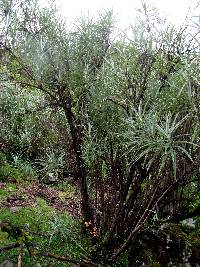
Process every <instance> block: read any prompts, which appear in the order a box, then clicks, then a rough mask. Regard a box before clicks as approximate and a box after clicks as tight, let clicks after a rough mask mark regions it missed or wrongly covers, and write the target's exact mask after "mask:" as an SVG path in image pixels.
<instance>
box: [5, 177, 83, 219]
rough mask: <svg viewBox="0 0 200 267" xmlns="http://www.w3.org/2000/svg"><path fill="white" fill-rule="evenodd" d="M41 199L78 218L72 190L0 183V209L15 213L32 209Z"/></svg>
mask: <svg viewBox="0 0 200 267" xmlns="http://www.w3.org/2000/svg"><path fill="white" fill-rule="evenodd" d="M38 197H40V198H43V199H44V200H45V201H46V202H47V204H48V205H50V206H52V207H53V208H54V209H56V210H59V211H63V212H69V213H70V214H71V215H73V216H74V217H75V218H79V216H80V209H79V197H78V195H77V193H76V192H74V191H72V190H70V191H69V190H67V192H66V190H59V189H57V188H56V187H53V186H49V185H46V184H43V183H38V182H32V183H2V182H0V208H1V209H2V208H9V209H10V210H12V211H15V210H16V211H17V210H19V209H20V208H23V207H33V206H34V205H35V203H36V199H37V198H38Z"/></svg>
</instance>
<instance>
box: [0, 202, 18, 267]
mask: <svg viewBox="0 0 200 267" xmlns="http://www.w3.org/2000/svg"><path fill="white" fill-rule="evenodd" d="M21 208H22V207H10V211H12V212H19V211H20V210H21ZM0 267H1V266H0Z"/></svg>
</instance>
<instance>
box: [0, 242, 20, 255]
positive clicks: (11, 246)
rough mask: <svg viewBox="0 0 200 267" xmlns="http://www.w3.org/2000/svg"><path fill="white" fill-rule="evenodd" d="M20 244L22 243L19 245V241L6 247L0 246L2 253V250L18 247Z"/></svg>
mask: <svg viewBox="0 0 200 267" xmlns="http://www.w3.org/2000/svg"><path fill="white" fill-rule="evenodd" d="M19 246H20V245H19V244H18V243H14V244H9V245H7V246H5V247H2V248H0V253H1V252H4V251H8V250H11V249H13V248H18V247H19Z"/></svg>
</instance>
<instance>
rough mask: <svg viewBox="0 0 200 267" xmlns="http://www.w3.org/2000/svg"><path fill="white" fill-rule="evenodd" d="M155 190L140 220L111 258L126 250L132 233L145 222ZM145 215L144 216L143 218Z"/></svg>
mask: <svg viewBox="0 0 200 267" xmlns="http://www.w3.org/2000/svg"><path fill="white" fill-rule="evenodd" d="M156 192H157V188H156V190H155V191H154V193H153V195H152V197H151V200H150V201H149V203H148V205H147V207H146V209H145V211H144V213H143V215H142V216H141V218H140V220H139V221H138V223H137V224H136V226H135V227H134V229H133V230H132V231H131V233H130V234H129V236H128V238H127V239H126V241H125V242H124V243H123V244H122V246H121V247H120V248H119V249H118V250H117V251H116V252H115V253H114V254H113V255H112V257H111V260H112V261H113V260H115V259H116V258H117V257H118V256H119V255H120V254H121V253H122V252H123V251H124V250H126V248H127V246H128V244H129V242H130V241H131V239H132V238H133V236H134V234H135V233H136V232H138V231H139V230H140V228H141V227H142V226H143V224H144V223H145V222H146V220H147V219H148V217H149V214H150V212H149V208H150V206H151V204H152V202H153V200H154V197H155V194H156ZM145 217H146V218H145Z"/></svg>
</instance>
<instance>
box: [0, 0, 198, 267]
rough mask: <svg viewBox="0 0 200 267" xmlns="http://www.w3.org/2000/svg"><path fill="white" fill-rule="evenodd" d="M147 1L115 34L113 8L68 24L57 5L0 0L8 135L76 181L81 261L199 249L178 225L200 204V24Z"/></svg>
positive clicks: (158, 259)
mask: <svg viewBox="0 0 200 267" xmlns="http://www.w3.org/2000/svg"><path fill="white" fill-rule="evenodd" d="M143 10H144V14H143V17H142V19H140V20H138V23H136V25H135V26H134V27H133V26H132V34H131V36H129V37H127V36H126V35H125V34H120V35H117V37H116V38H114V36H115V35H116V31H115V27H114V23H113V18H112V13H111V12H105V13H104V14H101V15H99V17H98V18H97V19H93V18H81V19H80V20H79V21H78V22H77V23H76V25H75V26H74V28H73V29H68V27H67V25H66V23H65V22H64V21H62V20H60V19H59V17H58V15H57V12H56V9H55V8H54V7H53V6H52V7H50V8H48V9H47V8H43V9H41V8H39V7H38V5H37V2H35V1H23V0H21V1H15V3H13V2H12V1H8V0H7V1H3V2H2V4H1V12H2V17H3V15H4V17H5V20H4V24H3V22H2V26H1V27H2V40H1V42H0V46H1V54H2V56H1V62H2V64H1V77H2V79H1V85H0V86H1V87H0V88H1V89H0V90H1V97H0V101H1V104H2V105H1V109H0V112H1V114H2V118H1V122H2V129H1V136H2V146H3V143H5V144H6V145H4V146H5V147H7V148H4V150H6V153H7V154H10V155H12V154H13V153H14V154H15V153H17V154H19V155H20V157H22V158H23V159H24V160H28V161H32V163H33V165H34V164H35V166H36V168H37V169H38V171H39V172H40V173H42V175H44V173H46V174H48V173H51V174H52V173H54V175H56V177H58V179H60V181H61V180H62V179H64V178H66V177H65V176H67V177H70V181H71V182H72V181H73V183H74V184H75V185H76V187H77V188H78V189H79V191H80V207H81V214H82V220H83V227H82V228H83V229H82V232H83V234H85V235H86V236H87V238H88V242H89V243H88V244H89V246H90V247H91V249H90V256H89V260H87V263H86V261H82V263H80V262H79V264H82V266H97V264H108V266H115V264H116V262H121V263H119V264H121V265H120V266H122V264H123V263H122V262H126V260H125V259H124V258H125V257H126V256H127V261H128V262H129V263H124V264H129V265H130V266H142V264H143V263H145V264H149V265H150V266H153V264H154V263H155V264H157V265H158V266H166V264H168V263H169V262H171V263H172V264H176V266H178V264H184V263H185V262H187V260H188V259H189V258H191V260H192V262H193V263H194V264H195V262H196V263H197V262H198V259H199V258H198V257H199V256H198V255H196V254H195V252H194V251H196V250H195V249H197V247H198V246H199V244H198V245H197V244H195V245H194V243H192V242H191V239H190V238H189V237H187V234H188V233H186V232H187V230H186V229H185V228H184V227H182V224H181V222H182V221H183V220H186V219H189V218H194V222H195V223H196V227H197V226H198V216H199V214H200V202H199V197H198V195H199V189H200V187H199V182H200V181H199V168H200V165H199V157H200V154H199V153H200V150H199V130H200V128H199V119H200V106H199V100H200V99H199V89H200V76H199V46H198V45H199V43H198V41H197V40H198V38H197V36H198V32H197V33H196V30H198V29H196V30H193V31H194V34H193V33H190V34H189V27H188V26H183V27H182V28H180V29H178V30H177V29H176V28H174V27H173V26H166V25H165V23H164V22H163V21H162V19H160V18H158V17H157V16H158V15H157V13H152V12H153V11H152V10H148V7H147V6H146V5H145V4H143ZM186 228H187V227H186ZM169 240H170V242H171V243H170V242H169ZM177 242H179V243H181V246H179V249H178V251H177V253H175V254H174V248H175V247H176V244H177ZM197 243H198V242H197ZM156 244H158V246H159V252H158V251H156V249H155V245H156ZM168 247H169V250H167V249H168ZM188 248H189V249H188ZM137 251H139V253H138V254H137ZM163 251H164V253H165V256H166V255H167V256H166V257H164V256H162V253H163ZM188 251H189V252H188ZM161 252H162V253H161ZM198 253H199V252H198ZM188 255H189V256H188ZM69 262H70V260H69ZM159 264H160V265H159ZM157 265H155V266H157ZM194 266H196V265H194Z"/></svg>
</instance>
